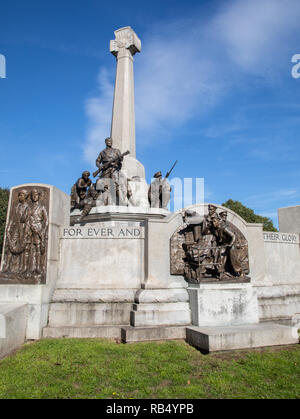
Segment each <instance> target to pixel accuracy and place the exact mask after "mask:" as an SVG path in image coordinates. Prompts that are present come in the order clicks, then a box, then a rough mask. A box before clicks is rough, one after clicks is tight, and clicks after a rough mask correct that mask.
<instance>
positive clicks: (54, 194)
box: [0, 183, 70, 339]
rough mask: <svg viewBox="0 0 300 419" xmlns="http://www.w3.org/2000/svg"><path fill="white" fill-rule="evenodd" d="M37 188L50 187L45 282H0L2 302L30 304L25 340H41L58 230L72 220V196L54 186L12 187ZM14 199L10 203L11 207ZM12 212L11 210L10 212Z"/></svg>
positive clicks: (55, 270) (55, 268)
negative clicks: (70, 218)
mask: <svg viewBox="0 0 300 419" xmlns="http://www.w3.org/2000/svg"><path fill="white" fill-rule="evenodd" d="M32 187H34V188H37V189H38V190H40V189H42V188H43V189H47V190H49V207H48V208H49V214H48V217H49V227H48V244H47V250H46V255H47V260H46V265H47V275H46V283H45V284H33V283H32V281H31V280H30V277H29V278H28V283H26V281H24V283H15V281H14V280H13V279H12V280H10V279H7V280H5V281H2V283H1V284H0V303H10V304H27V305H28V312H29V315H28V319H27V324H26V339H39V338H40V337H41V333H42V328H43V327H44V326H46V325H47V321H48V310H49V302H50V301H51V298H52V294H53V291H54V288H55V284H56V280H57V274H58V266H59V259H60V254H59V229H60V226H62V225H66V224H68V223H69V217H70V215H69V214H70V197H69V196H68V195H67V194H65V193H64V192H62V191H60V190H59V189H57V188H55V187H54V186H51V185H44V184H39V183H30V184H23V185H18V186H15V187H13V188H12V190H11V196H12V192H13V190H14V189H16V188H24V189H26V188H27V189H28V188H32ZM10 205H11V200H10V202H9V208H10ZM8 213H9V211H8Z"/></svg>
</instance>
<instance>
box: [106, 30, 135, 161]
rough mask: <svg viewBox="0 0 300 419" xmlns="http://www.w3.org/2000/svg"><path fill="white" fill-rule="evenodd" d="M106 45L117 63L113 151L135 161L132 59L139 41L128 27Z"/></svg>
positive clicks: (119, 31)
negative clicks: (128, 154) (127, 153)
mask: <svg viewBox="0 0 300 419" xmlns="http://www.w3.org/2000/svg"><path fill="white" fill-rule="evenodd" d="M114 33H115V36H116V39H115V40H113V41H110V52H111V53H112V54H113V55H114V56H115V57H116V59H117V72H116V82H115V92H114V104H113V113H112V123H111V137H112V139H113V147H116V148H119V149H120V150H121V152H125V151H127V150H129V151H130V156H131V157H132V158H135V157H136V148H135V112H134V77H133V56H134V54H135V53H137V52H140V51H141V41H140V39H139V38H138V37H137V35H136V33H135V32H134V31H133V30H132V29H131V27H130V26H126V27H124V28H121V29H118V30H116V31H115V32H114Z"/></svg>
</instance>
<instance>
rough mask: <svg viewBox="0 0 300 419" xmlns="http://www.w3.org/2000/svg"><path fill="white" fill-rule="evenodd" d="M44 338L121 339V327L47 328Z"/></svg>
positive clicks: (44, 330) (44, 331)
mask: <svg viewBox="0 0 300 419" xmlns="http://www.w3.org/2000/svg"><path fill="white" fill-rule="evenodd" d="M43 337H44V338H104V339H119V340H120V339H121V327H119V326H113V325H110V326H58V327H51V326H47V327H45V328H44V329H43Z"/></svg>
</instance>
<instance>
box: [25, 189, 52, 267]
mask: <svg viewBox="0 0 300 419" xmlns="http://www.w3.org/2000/svg"><path fill="white" fill-rule="evenodd" d="M31 200H32V207H31V209H30V218H29V224H30V229H31V234H32V272H36V273H37V274H41V273H42V272H43V271H44V270H45V268H46V266H45V263H46V261H45V260H43V255H44V254H45V251H46V242H47V231H48V215H47V211H46V208H45V207H44V205H43V204H41V203H40V202H39V200H40V192H39V191H38V190H37V189H33V190H32V191H31Z"/></svg>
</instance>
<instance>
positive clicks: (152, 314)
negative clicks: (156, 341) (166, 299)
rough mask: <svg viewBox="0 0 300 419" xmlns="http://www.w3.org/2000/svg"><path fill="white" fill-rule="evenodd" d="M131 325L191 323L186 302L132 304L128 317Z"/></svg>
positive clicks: (179, 324) (180, 324)
mask: <svg viewBox="0 0 300 419" xmlns="http://www.w3.org/2000/svg"><path fill="white" fill-rule="evenodd" d="M130 324H131V326H135V327H141V326H143V327H144V326H165V325H170V326H171V325H178V326H182V325H187V324H191V312H190V307H189V304H188V303H151V304H150V303H149V304H143V303H142V304H134V305H133V310H132V311H131V317H130Z"/></svg>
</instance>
